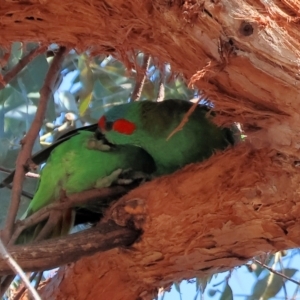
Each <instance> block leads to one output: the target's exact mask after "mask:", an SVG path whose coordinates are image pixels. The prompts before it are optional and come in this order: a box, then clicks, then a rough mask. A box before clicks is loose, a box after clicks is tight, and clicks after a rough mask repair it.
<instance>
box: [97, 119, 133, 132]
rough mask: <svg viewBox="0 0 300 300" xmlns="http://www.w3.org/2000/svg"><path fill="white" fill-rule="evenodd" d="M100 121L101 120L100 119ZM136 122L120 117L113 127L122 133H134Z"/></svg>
mask: <svg viewBox="0 0 300 300" xmlns="http://www.w3.org/2000/svg"><path fill="white" fill-rule="evenodd" d="M99 122H100V121H99ZM135 128H136V126H135V124H134V123H132V122H130V121H127V120H125V119H119V120H117V121H115V122H114V123H113V126H112V129H113V130H114V131H117V132H119V133H122V134H128V135H129V134H132V133H133V132H134V131H135Z"/></svg>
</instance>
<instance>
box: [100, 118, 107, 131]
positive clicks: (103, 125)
mask: <svg viewBox="0 0 300 300" xmlns="http://www.w3.org/2000/svg"><path fill="white" fill-rule="evenodd" d="M105 124H106V118H105V117H104V116H102V117H101V118H100V120H99V121H98V127H99V128H100V129H102V130H105Z"/></svg>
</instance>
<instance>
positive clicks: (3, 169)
mask: <svg viewBox="0 0 300 300" xmlns="http://www.w3.org/2000/svg"><path fill="white" fill-rule="evenodd" d="M0 171H1V172H3V173H11V170H10V169H7V168H3V167H0Z"/></svg>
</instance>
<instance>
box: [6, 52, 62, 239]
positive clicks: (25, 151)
mask: <svg viewBox="0 0 300 300" xmlns="http://www.w3.org/2000/svg"><path fill="white" fill-rule="evenodd" d="M65 53H66V48H65V47H60V49H59V50H58V52H57V54H56V55H55V57H54V59H53V62H52V64H51V66H50V68H49V71H48V73H47V75H46V78H45V83H44V85H43V87H42V89H41V91H40V95H41V97H40V101H39V105H38V107H37V111H36V115H35V118H34V120H33V122H32V125H31V127H30V129H29V131H28V133H27V134H26V136H25V138H24V139H23V140H22V141H21V144H22V147H21V150H20V153H19V155H18V158H17V162H16V173H15V176H14V181H13V189H12V196H11V202H10V207H9V211H8V214H7V218H6V222H5V227H4V230H3V232H2V239H3V241H4V242H5V243H7V242H8V241H9V239H10V237H11V234H12V231H13V227H14V222H15V219H16V215H17V212H18V208H19V203H20V196H21V192H22V184H23V181H24V176H25V173H26V172H25V169H24V166H25V165H26V163H27V161H28V159H29V158H30V157H31V151H32V147H33V144H34V141H35V140H36V138H37V136H38V133H39V131H40V128H41V127H42V125H43V120H44V117H45V112H46V109H47V104H48V99H49V98H50V95H51V93H53V87H54V85H55V81H56V79H57V77H58V75H59V72H60V69H61V65H62V62H63V59H64V56H65Z"/></svg>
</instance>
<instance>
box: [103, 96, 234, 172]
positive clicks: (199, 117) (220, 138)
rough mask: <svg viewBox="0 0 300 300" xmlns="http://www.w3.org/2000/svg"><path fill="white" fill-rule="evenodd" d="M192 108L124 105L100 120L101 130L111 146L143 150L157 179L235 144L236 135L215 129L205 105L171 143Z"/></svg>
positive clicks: (168, 104)
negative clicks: (178, 127)
mask: <svg viewBox="0 0 300 300" xmlns="http://www.w3.org/2000/svg"><path fill="white" fill-rule="evenodd" d="M192 105H193V103H191V102H188V101H184V100H165V101H162V102H151V101H140V102H131V103H127V104H121V105H118V106H114V107H113V108H111V109H110V110H109V111H108V112H107V113H105V114H104V115H103V116H102V117H101V118H100V120H99V122H98V128H99V130H100V131H101V132H102V133H103V134H104V135H105V138H106V139H107V141H108V142H109V143H112V144H115V145H135V146H138V147H142V148H143V149H144V150H146V151H147V152H148V153H149V154H150V155H151V156H152V157H153V159H154V161H155V164H156V168H157V171H156V175H162V174H169V173H172V172H174V171H175V170H178V169H180V168H182V167H183V166H185V165H186V164H189V163H193V162H200V161H203V160H204V159H207V158H209V157H210V156H211V155H212V154H213V153H214V152H215V151H216V150H223V149H225V148H227V147H228V146H229V145H231V144H234V134H233V132H232V131H231V130H230V129H229V128H225V127H218V126H217V125H215V124H214V123H213V122H212V114H210V112H209V109H208V108H207V106H203V105H202V106H201V105H197V106H196V108H195V110H194V111H193V113H192V114H191V115H190V116H189V118H188V121H187V122H186V123H185V124H184V126H183V128H182V129H181V130H179V131H178V132H176V133H175V134H174V135H173V136H172V137H171V138H169V139H168V137H169V135H170V134H171V133H172V132H173V130H174V129H175V128H176V127H177V126H178V125H179V124H180V122H181V121H182V120H183V118H184V116H185V114H186V113H187V112H188V110H189V109H190V108H191V106H192Z"/></svg>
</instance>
